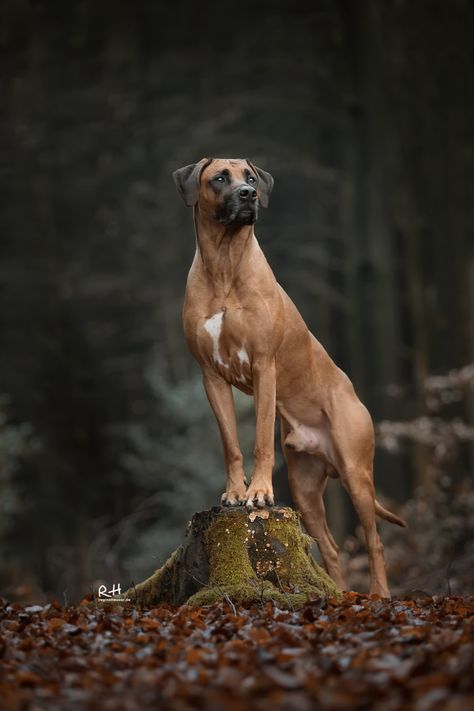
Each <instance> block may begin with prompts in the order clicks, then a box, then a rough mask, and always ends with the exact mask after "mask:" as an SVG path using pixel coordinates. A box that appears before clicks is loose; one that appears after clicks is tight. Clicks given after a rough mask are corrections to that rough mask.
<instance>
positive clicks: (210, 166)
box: [173, 158, 273, 225]
mask: <svg viewBox="0 0 474 711" xmlns="http://www.w3.org/2000/svg"><path fill="white" fill-rule="evenodd" d="M173 180H174V182H175V183H176V186H177V188H178V191H179V192H180V194H181V196H182V198H183V200H184V202H185V203H186V205H188V207H192V206H194V205H196V204H198V205H199V208H200V210H202V211H203V212H204V213H206V214H208V215H209V216H211V217H213V218H214V219H215V220H217V221H218V222H220V223H222V224H223V225H231V224H237V225H239V224H240V225H253V223H254V222H256V220H257V218H258V208H259V205H261V206H262V207H267V206H268V199H269V196H270V193H271V191H272V188H273V178H272V176H271V175H270V173H267V172H265V171H264V170H262V169H261V168H257V166H255V165H253V164H252V163H251V162H250V161H249V160H242V159H236V160H234V159H230V158H203V159H202V160H200V161H199V163H193V164H191V165H186V166H184V168H178V170H175V171H174V173H173Z"/></svg>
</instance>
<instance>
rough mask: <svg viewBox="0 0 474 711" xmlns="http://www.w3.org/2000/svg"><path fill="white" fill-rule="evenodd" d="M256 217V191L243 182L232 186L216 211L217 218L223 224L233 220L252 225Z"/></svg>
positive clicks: (230, 222)
mask: <svg viewBox="0 0 474 711" xmlns="http://www.w3.org/2000/svg"><path fill="white" fill-rule="evenodd" d="M257 218H258V200H257V191H256V190H255V188H253V187H252V186H251V185H247V183H244V184H243V185H240V186H238V187H237V188H234V189H233V190H232V192H230V193H229V194H228V195H227V196H226V197H225V198H224V201H223V203H222V205H221V206H220V208H219V210H218V212H217V219H218V220H219V222H221V223H222V224H224V225H230V224H232V223H233V222H235V223H237V224H240V225H253V223H254V222H256V221H257Z"/></svg>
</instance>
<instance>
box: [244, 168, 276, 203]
mask: <svg viewBox="0 0 474 711" xmlns="http://www.w3.org/2000/svg"><path fill="white" fill-rule="evenodd" d="M246 160H247V163H248V164H249V166H250V167H251V168H253V170H254V171H255V172H256V173H257V175H258V186H257V187H258V194H259V198H260V203H261V205H262V207H268V200H269V198H270V193H271V192H272V190H273V183H274V182H275V181H274V180H273V177H272V176H271V175H270V173H267V172H266V170H262V169H261V168H257V166H256V165H254V164H253V163H251V162H250V161H249V160H248V159H246Z"/></svg>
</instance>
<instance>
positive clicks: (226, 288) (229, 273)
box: [194, 205, 254, 297]
mask: <svg viewBox="0 0 474 711" xmlns="http://www.w3.org/2000/svg"><path fill="white" fill-rule="evenodd" d="M194 228H195V232H196V245H197V253H198V255H199V257H200V259H201V262H202V265H203V271H204V273H205V275H206V276H207V278H208V281H209V284H210V286H211V288H212V289H213V291H214V293H215V295H216V296H219V297H220V296H228V295H229V292H230V290H231V288H232V284H233V283H234V280H235V277H236V275H237V272H238V271H239V268H240V265H241V262H242V257H243V256H244V254H245V251H246V249H248V248H249V247H250V245H251V243H252V238H253V237H254V234H253V225H235V224H232V225H223V224H221V223H220V222H218V221H217V220H216V219H215V218H214V217H210V216H208V215H206V214H203V213H202V212H201V211H200V210H199V207H198V206H197V205H196V207H195V208H194Z"/></svg>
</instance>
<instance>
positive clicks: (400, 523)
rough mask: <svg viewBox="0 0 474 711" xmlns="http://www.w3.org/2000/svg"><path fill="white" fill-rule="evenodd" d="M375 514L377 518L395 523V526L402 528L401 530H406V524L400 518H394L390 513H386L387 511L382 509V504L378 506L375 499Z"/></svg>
mask: <svg viewBox="0 0 474 711" xmlns="http://www.w3.org/2000/svg"><path fill="white" fill-rule="evenodd" d="M375 513H376V514H377V516H380V518H384V519H385V520H386V521H390V523H396V524H397V526H402V527H403V528H406V522H405V521H404V520H403V519H402V518H399V517H398V516H395V514H394V513H392V512H391V511H388V509H384V507H383V506H382V504H380V503H379V502H378V501H377V499H375Z"/></svg>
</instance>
